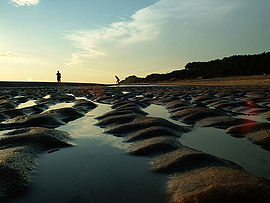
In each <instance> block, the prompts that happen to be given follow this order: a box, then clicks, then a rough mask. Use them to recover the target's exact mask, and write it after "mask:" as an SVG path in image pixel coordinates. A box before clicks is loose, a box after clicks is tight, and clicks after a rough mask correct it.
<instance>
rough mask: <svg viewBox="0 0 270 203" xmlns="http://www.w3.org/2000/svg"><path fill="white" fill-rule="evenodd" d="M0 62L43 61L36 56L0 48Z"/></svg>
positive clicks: (25, 62) (41, 62)
mask: <svg viewBox="0 0 270 203" xmlns="http://www.w3.org/2000/svg"><path fill="white" fill-rule="evenodd" d="M0 62H7V63H12V64H15V63H17V64H32V63H38V64H43V63H44V62H43V61H42V60H41V59H39V58H38V57H36V56H33V55H30V54H25V53H18V52H14V51H1V50H0Z"/></svg>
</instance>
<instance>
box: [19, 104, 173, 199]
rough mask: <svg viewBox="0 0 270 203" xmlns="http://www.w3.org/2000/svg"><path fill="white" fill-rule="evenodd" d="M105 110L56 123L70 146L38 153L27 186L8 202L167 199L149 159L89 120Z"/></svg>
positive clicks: (103, 106) (161, 177)
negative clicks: (69, 138) (133, 153)
mask: <svg viewBox="0 0 270 203" xmlns="http://www.w3.org/2000/svg"><path fill="white" fill-rule="evenodd" d="M109 110H111V108H110V106H109V105H106V104H98V107H97V108H96V109H94V110H93V111H91V112H89V113H88V114H87V115H86V116H85V117H83V118H80V119H77V120H75V121H72V122H70V123H68V124H67V125H65V126H61V127H59V128H58V129H61V130H66V131H68V132H70V133H71V134H72V136H73V138H74V139H73V140H72V142H73V143H75V144H76V146H74V147H69V148H65V149H61V150H59V151H55V152H53V153H50V154H48V153H47V154H42V156H41V157H40V158H39V159H38V167H37V169H36V174H35V176H34V177H33V182H32V184H31V185H30V191H29V192H28V193H27V194H26V195H25V196H23V197H21V198H19V199H16V200H15V201H14V202H168V200H167V195H166V194H165V192H166V182H167V178H168V177H167V176H166V175H159V174H155V173H152V172H151V171H150V165H149V163H150V158H146V157H136V156H131V155H128V154H127V153H126V152H125V151H124V150H123V148H125V146H126V144H125V146H124V144H123V143H122V139H121V138H117V137H114V136H112V135H109V134H104V133H102V129H101V128H99V127H98V126H95V125H93V124H94V123H96V122H97V120H95V119H94V117H96V116H100V115H101V114H103V113H105V112H107V111H109ZM153 186H154V187H153Z"/></svg>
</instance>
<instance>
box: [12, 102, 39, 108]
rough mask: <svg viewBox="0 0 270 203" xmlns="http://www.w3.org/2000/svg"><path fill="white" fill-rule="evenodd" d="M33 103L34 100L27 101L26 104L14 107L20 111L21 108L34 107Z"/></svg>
mask: <svg viewBox="0 0 270 203" xmlns="http://www.w3.org/2000/svg"><path fill="white" fill-rule="evenodd" d="M35 101H36V100H29V101H27V102H24V103H21V104H19V105H18V106H17V107H16V109H21V108H25V107H30V106H34V105H36V103H35Z"/></svg>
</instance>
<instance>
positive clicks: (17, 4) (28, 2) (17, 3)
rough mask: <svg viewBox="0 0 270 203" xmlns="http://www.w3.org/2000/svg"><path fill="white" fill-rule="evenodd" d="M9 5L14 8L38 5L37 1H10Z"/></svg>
mask: <svg viewBox="0 0 270 203" xmlns="http://www.w3.org/2000/svg"><path fill="white" fill-rule="evenodd" d="M9 2H10V3H11V4H13V5H15V6H16V7H19V6H35V5H37V4H38V3H39V0H10V1H9Z"/></svg>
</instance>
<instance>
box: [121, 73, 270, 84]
mask: <svg viewBox="0 0 270 203" xmlns="http://www.w3.org/2000/svg"><path fill="white" fill-rule="evenodd" d="M151 84H152V85H153V84H154V85H181V86H270V75H253V76H235V77H221V78H208V79H190V80H179V81H160V82H152V83H151V82H149V83H126V84H121V85H151Z"/></svg>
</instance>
